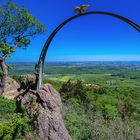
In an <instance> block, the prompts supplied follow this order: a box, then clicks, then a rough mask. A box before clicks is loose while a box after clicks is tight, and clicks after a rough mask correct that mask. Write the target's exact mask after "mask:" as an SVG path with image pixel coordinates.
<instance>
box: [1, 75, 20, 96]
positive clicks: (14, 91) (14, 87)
mask: <svg viewBox="0 0 140 140" xmlns="http://www.w3.org/2000/svg"><path fill="white" fill-rule="evenodd" d="M19 88H20V85H19V84H18V83H17V82H16V81H15V80H14V79H12V78H10V77H8V78H7V83H6V87H5V89H4V94H3V96H4V97H6V98H8V99H14V98H15V97H17V96H18V95H19V91H18V89H19Z"/></svg>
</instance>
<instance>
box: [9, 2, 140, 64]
mask: <svg viewBox="0 0 140 140" xmlns="http://www.w3.org/2000/svg"><path fill="white" fill-rule="evenodd" d="M13 1H14V2H16V3H18V4H19V5H24V6H25V7H26V8H27V9H28V10H29V12H30V13H32V14H33V15H34V16H35V17H36V18H37V19H39V20H40V21H41V22H42V23H44V24H45V25H46V27H47V32H46V33H44V34H43V35H41V36H37V37H35V38H33V39H32V43H31V44H30V46H29V48H28V49H27V50H17V52H16V53H15V54H14V55H13V58H12V59H11V58H10V60H9V61H16V62H19V61H22V62H25V61H29V62H37V61H38V58H39V55H40V52H41V50H42V47H43V45H44V43H45V41H46V39H47V37H48V36H49V35H50V33H51V32H52V31H53V29H55V27H56V26H57V25H59V24H60V23H61V22H62V21H64V20H65V19H67V18H69V17H71V16H73V15H75V13H74V12H73V11H74V8H75V6H79V5H82V4H90V8H89V9H88V10H87V11H106V12H113V13H116V14H120V15H122V16H124V17H127V18H129V19H131V20H133V21H134V22H136V23H137V24H140V14H139V13H140V0H13ZM99 60H100V61H111V60H112V61H116V60H117V61H119V60H123V61H126V60H133V61H135V60H140V33H138V32H137V31H135V30H134V29H133V28H132V27H130V26H129V25H127V24H126V23H124V22H122V21H120V20H118V19H115V18H113V17H108V16H103V15H89V16H85V17H82V18H79V19H76V20H74V21H72V22H71V23H69V24H67V25H66V26H64V28H63V29H62V30H60V32H59V33H58V34H57V35H56V36H55V38H54V40H53V42H52V43H51V45H50V48H49V50H48V53H47V57H46V61H99Z"/></svg>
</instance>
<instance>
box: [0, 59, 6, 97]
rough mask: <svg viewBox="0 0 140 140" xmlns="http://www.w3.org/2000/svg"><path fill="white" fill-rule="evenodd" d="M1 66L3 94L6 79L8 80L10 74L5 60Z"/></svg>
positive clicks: (1, 92) (0, 84)
mask: <svg viewBox="0 0 140 140" xmlns="http://www.w3.org/2000/svg"><path fill="white" fill-rule="evenodd" d="M0 68H1V70H2V72H3V74H2V76H1V83H0V96H1V95H2V94H3V92H4V88H5V86H6V80H7V76H8V70H7V66H6V64H5V62H4V61H0Z"/></svg>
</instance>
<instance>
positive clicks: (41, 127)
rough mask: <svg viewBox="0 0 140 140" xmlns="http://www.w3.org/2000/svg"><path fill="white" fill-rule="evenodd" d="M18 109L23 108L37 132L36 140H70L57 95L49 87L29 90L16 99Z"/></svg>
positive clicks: (48, 85)
mask: <svg viewBox="0 0 140 140" xmlns="http://www.w3.org/2000/svg"><path fill="white" fill-rule="evenodd" d="M17 107H18V109H19V110H20V109H22V107H24V108H25V110H26V112H27V114H28V115H29V117H30V119H31V122H32V123H33V125H34V128H35V130H36V132H37V136H36V138H37V139H38V140H71V137H70V135H69V133H68V131H67V129H66V128H65V125H64V122H63V119H62V116H61V109H62V103H61V99H60V96H59V93H58V92H57V91H56V90H55V89H54V88H53V87H52V86H51V85H50V84H47V85H45V86H44V87H43V88H42V89H40V90H39V91H34V90H29V91H28V92H24V93H23V94H21V95H20V96H19V97H18V98H17Z"/></svg>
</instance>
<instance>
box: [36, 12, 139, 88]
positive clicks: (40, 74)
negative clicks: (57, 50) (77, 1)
mask: <svg viewBox="0 0 140 140" xmlns="http://www.w3.org/2000/svg"><path fill="white" fill-rule="evenodd" d="M92 14H94V15H96V14H98V15H107V16H112V17H115V18H117V19H120V20H122V21H124V22H125V23H127V24H129V25H130V26H132V27H133V28H134V29H136V30H137V31H138V32H140V26H139V25H137V24H136V23H134V22H133V21H131V20H129V19H128V18H125V17H123V16H120V15H117V14H113V13H109V12H101V11H91V12H86V13H80V14H78V15H75V16H72V17H70V18H69V19H67V20H65V21H64V22H62V23H61V24H60V25H59V26H58V27H57V28H56V29H55V30H54V31H53V32H52V33H51V35H50V36H49V38H48V39H47V41H46V43H45V45H44V47H43V49H42V52H41V54H40V58H39V61H38V63H37V64H36V66H35V70H36V86H37V90H38V89H40V88H41V86H42V79H43V78H42V77H43V68H44V61H45V57H46V53H47V50H48V48H49V46H50V44H51V41H52V40H53V38H54V37H55V35H56V33H57V32H58V31H59V30H60V29H61V28H62V27H63V26H64V25H66V24H67V23H69V22H70V21H72V20H74V19H76V18H79V17H82V16H86V15H92Z"/></svg>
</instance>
